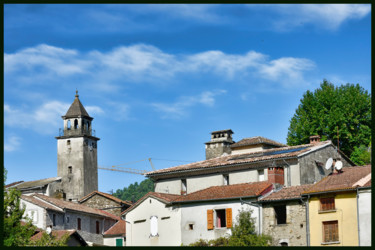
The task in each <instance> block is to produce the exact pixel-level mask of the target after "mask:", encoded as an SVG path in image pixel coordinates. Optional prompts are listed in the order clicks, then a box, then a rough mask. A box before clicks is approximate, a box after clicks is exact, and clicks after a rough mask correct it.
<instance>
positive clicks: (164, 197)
mask: <svg viewBox="0 0 375 250" xmlns="http://www.w3.org/2000/svg"><path fill="white" fill-rule="evenodd" d="M180 196H181V195H177V194H166V193H157V192H148V193H147V194H145V195H144V196H142V197H141V198H140V199H139V200H138V201H137V202H136V203H134V204H133V205H132V206H130V207H128V209H126V210H125V211H123V212H122V213H121V215H123V214H126V213H127V212H129V211H131V210H133V209H134V208H135V207H137V206H138V205H139V204H140V203H142V201H144V200H145V199H146V198H147V197H153V198H156V199H157V200H160V201H162V202H164V203H169V202H171V201H173V200H174V199H176V198H178V197H180Z"/></svg>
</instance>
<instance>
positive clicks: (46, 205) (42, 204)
mask: <svg viewBox="0 0 375 250" xmlns="http://www.w3.org/2000/svg"><path fill="white" fill-rule="evenodd" d="M21 199H22V200H25V201H28V202H30V203H33V204H35V205H37V206H39V207H42V208H45V209H50V210H54V211H58V212H63V211H62V209H61V208H60V207H56V206H53V205H51V204H49V203H47V202H44V201H41V200H39V199H36V198H34V196H33V195H21Z"/></svg>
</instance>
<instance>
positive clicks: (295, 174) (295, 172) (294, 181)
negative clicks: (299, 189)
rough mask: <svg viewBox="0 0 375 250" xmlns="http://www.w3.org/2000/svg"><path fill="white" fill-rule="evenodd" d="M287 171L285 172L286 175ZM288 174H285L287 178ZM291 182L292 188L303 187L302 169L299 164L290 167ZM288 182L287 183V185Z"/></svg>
mask: <svg viewBox="0 0 375 250" xmlns="http://www.w3.org/2000/svg"><path fill="white" fill-rule="evenodd" d="M285 172H287V171H284V173H285ZM287 175H288V174H285V177H286V178H287ZM290 181H291V186H299V185H301V178H300V168H299V164H298V163H297V164H293V165H290ZM287 183H288V181H286V182H285V184H287Z"/></svg>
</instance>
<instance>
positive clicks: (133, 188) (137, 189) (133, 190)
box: [113, 179, 154, 202]
mask: <svg viewBox="0 0 375 250" xmlns="http://www.w3.org/2000/svg"><path fill="white" fill-rule="evenodd" d="M150 191H154V183H153V181H152V180H151V179H145V180H143V181H142V182H141V183H140V184H138V182H135V183H134V184H130V185H129V187H124V188H123V189H122V190H121V189H117V191H116V192H115V193H113V196H115V197H117V198H119V199H121V200H128V201H132V202H135V201H137V200H139V199H140V198H141V197H142V196H143V195H145V194H147V193H148V192H150Z"/></svg>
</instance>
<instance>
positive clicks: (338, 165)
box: [335, 161, 342, 170]
mask: <svg viewBox="0 0 375 250" xmlns="http://www.w3.org/2000/svg"><path fill="white" fill-rule="evenodd" d="M335 168H336V169H337V170H340V169H342V161H337V162H336V164H335Z"/></svg>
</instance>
